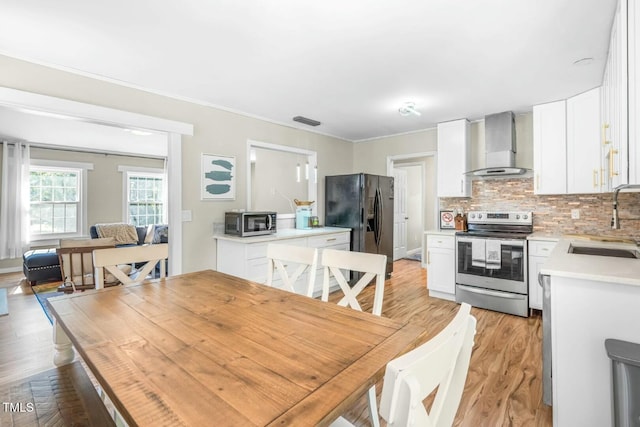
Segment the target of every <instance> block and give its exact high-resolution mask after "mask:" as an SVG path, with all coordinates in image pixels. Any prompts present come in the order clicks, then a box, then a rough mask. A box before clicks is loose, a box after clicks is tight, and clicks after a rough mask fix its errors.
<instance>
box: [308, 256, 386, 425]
mask: <svg viewBox="0 0 640 427" xmlns="http://www.w3.org/2000/svg"><path fill="white" fill-rule="evenodd" d="M321 264H322V267H323V269H324V277H323V281H322V301H329V290H330V289H329V283H330V280H331V276H333V277H334V278H335V279H336V282H338V285H339V287H340V290H341V292H342V294H343V297H342V299H340V301H338V305H340V306H345V307H350V308H352V309H355V310H358V311H363V310H362V307H361V306H360V303H359V302H358V299H357V297H358V295H359V294H360V292H362V290H363V289H364V288H365V287H366V286H367V285H368V284H369V283H370V282H371V281H372V280H374V279H375V282H376V283H375V291H374V296H373V305H372V308H371V313H373V314H374V315H376V316H380V315H381V314H382V299H383V297H384V278H385V272H386V267H387V256H386V255H380V254H370V253H365V252H351V251H343V250H337V249H324V250H323V251H322V262H321ZM347 270H348V271H354V272H359V273H364V274H363V275H362V276H361V277H360V279H359V280H358V281H357V282H356V283H355V285H353V287H352V286H350V285H349V283H348V280H347V278H346V277H345V275H344V273H343V271H347ZM367 401H368V402H369V417H370V418H371V425H372V426H373V427H379V426H380V420H379V418H378V403H377V398H376V386H375V385H373V386H371V387H370V388H369V390H368V392H367ZM340 420H344V419H339V420H338V421H337V423H340V422H341V421H340ZM336 425H337V424H336Z"/></svg>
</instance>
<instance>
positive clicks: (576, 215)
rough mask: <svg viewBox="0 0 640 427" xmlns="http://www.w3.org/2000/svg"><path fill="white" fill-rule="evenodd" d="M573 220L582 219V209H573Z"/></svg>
mask: <svg viewBox="0 0 640 427" xmlns="http://www.w3.org/2000/svg"><path fill="white" fill-rule="evenodd" d="M571 219H580V209H571Z"/></svg>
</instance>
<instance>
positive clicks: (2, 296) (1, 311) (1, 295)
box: [0, 288, 9, 316]
mask: <svg viewBox="0 0 640 427" xmlns="http://www.w3.org/2000/svg"><path fill="white" fill-rule="evenodd" d="M7 314H9V303H8V302H7V288H0V316H6V315H7Z"/></svg>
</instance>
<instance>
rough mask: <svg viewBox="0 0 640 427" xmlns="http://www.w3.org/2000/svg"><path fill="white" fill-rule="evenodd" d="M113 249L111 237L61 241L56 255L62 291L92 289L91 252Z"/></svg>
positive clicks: (113, 242)
mask: <svg viewBox="0 0 640 427" xmlns="http://www.w3.org/2000/svg"><path fill="white" fill-rule="evenodd" d="M113 247H115V240H114V239H113V238H112V237H106V238H102V239H61V240H60V247H59V248H57V249H56V253H57V254H58V261H59V263H60V270H61V271H62V279H63V282H64V284H63V286H62V288H64V289H63V290H64V291H65V292H67V291H68V292H73V291H75V290H78V289H91V288H93V287H94V286H95V281H94V267H93V255H92V254H93V251H94V250H95V249H105V248H113Z"/></svg>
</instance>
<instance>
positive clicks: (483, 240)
mask: <svg viewBox="0 0 640 427" xmlns="http://www.w3.org/2000/svg"><path fill="white" fill-rule="evenodd" d="M467 223H468V231H459V232H457V233H456V301H457V302H466V303H469V304H471V305H473V306H475V307H481V308H486V309H489V310H495V311H500V312H503V313H509V314H515V315H517V316H522V317H528V316H529V297H528V289H529V284H528V277H527V276H528V273H527V272H528V268H527V240H526V239H527V236H528V235H529V234H531V232H532V231H533V214H532V213H531V212H486V211H482V212H480V211H471V212H469V213H468V215H467Z"/></svg>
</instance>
